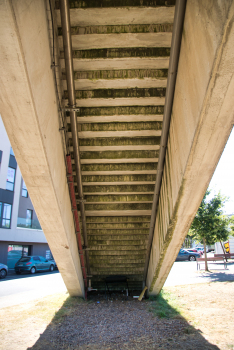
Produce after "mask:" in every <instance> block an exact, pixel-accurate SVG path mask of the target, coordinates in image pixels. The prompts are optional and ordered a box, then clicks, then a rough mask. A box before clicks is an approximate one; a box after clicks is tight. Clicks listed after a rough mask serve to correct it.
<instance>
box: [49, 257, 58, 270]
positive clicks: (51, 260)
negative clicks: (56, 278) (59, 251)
mask: <svg viewBox="0 0 234 350" xmlns="http://www.w3.org/2000/svg"><path fill="white" fill-rule="evenodd" d="M48 261H49V262H51V263H53V264H54V268H55V269H57V270H58V266H57V264H56V261H55V260H54V259H49V260H48Z"/></svg>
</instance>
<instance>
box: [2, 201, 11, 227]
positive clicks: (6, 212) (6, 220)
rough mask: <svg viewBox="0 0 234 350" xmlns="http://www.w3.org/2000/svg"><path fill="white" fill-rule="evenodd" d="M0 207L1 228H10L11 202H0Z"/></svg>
mask: <svg viewBox="0 0 234 350" xmlns="http://www.w3.org/2000/svg"><path fill="white" fill-rule="evenodd" d="M0 208H1V215H0V217H1V221H0V225H1V227H3V228H10V227H11V204H7V203H1V205H0Z"/></svg>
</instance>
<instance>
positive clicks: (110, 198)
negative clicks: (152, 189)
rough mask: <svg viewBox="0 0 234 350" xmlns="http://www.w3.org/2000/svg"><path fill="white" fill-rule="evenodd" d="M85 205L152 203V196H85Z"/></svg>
mask: <svg viewBox="0 0 234 350" xmlns="http://www.w3.org/2000/svg"><path fill="white" fill-rule="evenodd" d="M86 200H87V202H86V203H89V202H100V203H101V202H115V201H117V202H133V201H151V202H152V201H153V195H152V194H142V195H140V194H132V195H118V196H116V195H109V196H108V195H105V196H99V195H98V196H86Z"/></svg>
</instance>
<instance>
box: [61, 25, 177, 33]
mask: <svg viewBox="0 0 234 350" xmlns="http://www.w3.org/2000/svg"><path fill="white" fill-rule="evenodd" d="M172 30H173V24H172V23H163V24H129V25H104V26H98V25H96V26H74V27H71V35H86V34H87V35H89V34H121V33H160V32H164V33H165V32H169V33H171V32H172ZM58 35H59V36H61V35H62V28H61V27H59V28H58Z"/></svg>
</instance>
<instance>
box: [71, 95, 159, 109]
mask: <svg viewBox="0 0 234 350" xmlns="http://www.w3.org/2000/svg"><path fill="white" fill-rule="evenodd" d="M65 104H66V106H67V105H68V101H67V100H65ZM164 104H165V97H137V98H134V97H132V98H125V97H124V98H83V99H76V105H77V107H113V106H122V107H123V106H164Z"/></svg>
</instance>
